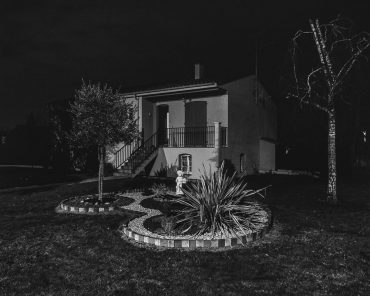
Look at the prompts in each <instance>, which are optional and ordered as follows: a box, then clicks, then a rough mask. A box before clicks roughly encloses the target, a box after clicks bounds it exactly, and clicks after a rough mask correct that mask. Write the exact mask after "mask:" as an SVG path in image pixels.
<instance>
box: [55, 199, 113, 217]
mask: <svg viewBox="0 0 370 296" xmlns="http://www.w3.org/2000/svg"><path fill="white" fill-rule="evenodd" d="M68 200H70V199H69V198H68V199H65V200H63V201H62V202H61V203H60V205H59V207H60V209H61V210H62V211H64V212H69V213H90V214H94V213H101V212H111V211H114V210H118V209H120V208H119V207H117V206H109V207H107V206H105V207H104V206H99V207H91V206H86V207H77V206H69V205H66V204H65V202H67V201H68Z"/></svg>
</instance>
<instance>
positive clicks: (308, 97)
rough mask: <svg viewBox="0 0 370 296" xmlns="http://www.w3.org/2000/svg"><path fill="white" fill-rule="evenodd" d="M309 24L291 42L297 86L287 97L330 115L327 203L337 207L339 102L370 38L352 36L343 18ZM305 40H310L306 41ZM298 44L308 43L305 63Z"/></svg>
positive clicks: (357, 35) (306, 44)
mask: <svg viewBox="0 0 370 296" xmlns="http://www.w3.org/2000/svg"><path fill="white" fill-rule="evenodd" d="M309 24H310V30H309V31H302V30H300V31H298V32H297V33H296V34H295V35H294V37H293V39H292V62H293V76H294V81H295V86H294V87H293V89H292V91H291V92H290V93H288V95H287V97H288V98H295V99H297V100H298V101H299V102H300V103H301V104H308V105H310V106H313V107H314V108H317V109H319V110H321V111H323V112H326V113H327V114H328V186H327V201H328V202H331V203H336V202H337V170H336V145H335V136H336V124H335V120H336V112H335V111H336V101H337V100H339V99H343V98H342V97H343V96H342V95H341V91H342V89H343V87H344V85H345V79H346V77H347V76H348V74H349V73H350V72H351V70H352V69H353V66H354V65H355V63H356V62H358V61H359V60H360V58H361V57H363V52H364V51H365V50H366V49H367V48H368V47H369V45H370V35H369V33H367V32H361V33H359V34H352V33H351V22H349V21H348V20H345V19H342V18H337V19H335V20H334V21H332V22H330V23H328V24H324V25H320V23H319V20H318V19H315V20H311V19H310V20H309ZM305 36H306V37H309V38H308V39H307V38H304V37H305ZM311 38H312V39H311ZM302 39H303V40H302ZM299 42H300V44H301V42H302V43H303V42H306V43H304V44H303V47H302V48H303V49H304V50H305V52H304V58H305V60H302V59H299V58H298V55H299V51H300V47H298V45H299ZM307 42H308V43H307ZM312 42H313V43H314V47H313V48H314V52H316V53H315V54H314V57H315V58H314V59H313V62H312V63H311V62H308V61H307V60H308V59H309V58H310V47H309V45H310V44H311V43H312Z"/></svg>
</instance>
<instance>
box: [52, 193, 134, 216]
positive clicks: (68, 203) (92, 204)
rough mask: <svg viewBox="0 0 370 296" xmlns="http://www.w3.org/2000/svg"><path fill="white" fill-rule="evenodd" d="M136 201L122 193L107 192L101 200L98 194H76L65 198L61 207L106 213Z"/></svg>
mask: <svg viewBox="0 0 370 296" xmlns="http://www.w3.org/2000/svg"><path fill="white" fill-rule="evenodd" d="M133 202H134V199H132V198H130V197H127V196H126V195H124V194H122V193H105V194H104V195H103V199H102V200H99V198H98V196H97V195H96V194H89V195H81V196H74V197H71V198H68V199H65V200H63V201H62V202H61V203H60V205H59V209H60V210H61V211H63V212H71V213H90V214H94V213H105V212H112V211H115V210H118V209H121V208H123V207H124V206H127V205H129V204H131V203H133Z"/></svg>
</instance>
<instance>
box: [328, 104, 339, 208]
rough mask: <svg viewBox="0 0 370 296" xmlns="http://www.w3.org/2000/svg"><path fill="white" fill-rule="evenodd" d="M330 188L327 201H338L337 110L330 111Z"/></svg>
mask: <svg viewBox="0 0 370 296" xmlns="http://www.w3.org/2000/svg"><path fill="white" fill-rule="evenodd" d="M328 124H329V131H328V190H327V201H328V202H330V203H334V204H335V203H337V168H336V151H335V150H336V146H335V135H336V134H335V112H334V110H332V111H331V112H329V113H328Z"/></svg>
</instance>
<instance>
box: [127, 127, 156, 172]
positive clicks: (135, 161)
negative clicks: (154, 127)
mask: <svg viewBox="0 0 370 296" xmlns="http://www.w3.org/2000/svg"><path fill="white" fill-rule="evenodd" d="M157 149H158V137H157V132H155V133H154V134H152V135H151V136H150V137H149V138H148V139H146V140H145V141H144V142H143V143H142V144H141V145H140V146H139V147H138V148H137V149H136V150H135V151H133V152H132V153H131V156H130V159H129V162H131V170H132V172H135V170H136V169H137V168H138V167H139V166H140V165H141V164H142V162H143V161H144V160H145V159H147V158H148V157H149V156H150V155H151V154H152V153H153V152H154V151H155V150H157ZM140 153H144V155H143V159H139V157H138V156H139V154H140Z"/></svg>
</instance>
